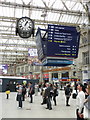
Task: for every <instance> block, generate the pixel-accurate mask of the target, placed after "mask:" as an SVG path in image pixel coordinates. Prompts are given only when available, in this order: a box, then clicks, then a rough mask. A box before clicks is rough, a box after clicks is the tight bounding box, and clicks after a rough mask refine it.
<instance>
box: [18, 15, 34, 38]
mask: <svg viewBox="0 0 90 120" xmlns="http://www.w3.org/2000/svg"><path fill="white" fill-rule="evenodd" d="M17 29H18V34H19V36H20V37H22V38H29V37H30V36H31V34H32V33H33V31H34V22H33V21H32V20H31V19H30V18H29V17H22V18H20V19H18V20H17Z"/></svg>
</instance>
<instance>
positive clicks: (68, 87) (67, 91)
mask: <svg viewBox="0 0 90 120" xmlns="http://www.w3.org/2000/svg"><path fill="white" fill-rule="evenodd" d="M65 96H66V106H70V105H69V104H68V103H69V99H70V96H71V90H70V84H68V85H67V86H66V88H65Z"/></svg>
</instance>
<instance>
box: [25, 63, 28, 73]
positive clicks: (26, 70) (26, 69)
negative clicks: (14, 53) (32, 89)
mask: <svg viewBox="0 0 90 120" xmlns="http://www.w3.org/2000/svg"><path fill="white" fill-rule="evenodd" d="M25 72H26V73H27V72H28V66H27V65H26V66H25Z"/></svg>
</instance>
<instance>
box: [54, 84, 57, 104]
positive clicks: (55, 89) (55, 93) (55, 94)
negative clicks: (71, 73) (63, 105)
mask: <svg viewBox="0 0 90 120" xmlns="http://www.w3.org/2000/svg"><path fill="white" fill-rule="evenodd" d="M56 96H58V91H57V86H55V85H54V86H53V101H54V105H55V106H56V105H57V104H56Z"/></svg>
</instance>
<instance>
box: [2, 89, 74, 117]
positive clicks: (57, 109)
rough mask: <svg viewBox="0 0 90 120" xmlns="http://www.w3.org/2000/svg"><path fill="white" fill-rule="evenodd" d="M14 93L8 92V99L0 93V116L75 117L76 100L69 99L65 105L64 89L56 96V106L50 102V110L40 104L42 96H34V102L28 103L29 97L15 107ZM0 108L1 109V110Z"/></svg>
mask: <svg viewBox="0 0 90 120" xmlns="http://www.w3.org/2000/svg"><path fill="white" fill-rule="evenodd" d="M15 99H16V93H11V94H10V99H8V100H7V99H6V95H5V93H0V106H1V105H2V107H0V116H1V114H2V118H75V117H76V115H75V109H76V100H75V99H72V98H71V99H70V105H71V106H70V107H66V106H65V95H64V91H60V93H59V96H58V97H57V106H54V103H53V102H52V108H53V109H52V110H48V109H45V108H46V105H41V102H42V97H41V96H40V95H38V96H34V103H29V98H27V99H26V101H24V102H23V108H22V109H19V108H17V106H18V104H17V103H18V102H17V101H16V100H15ZM1 108H2V111H1Z"/></svg>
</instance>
